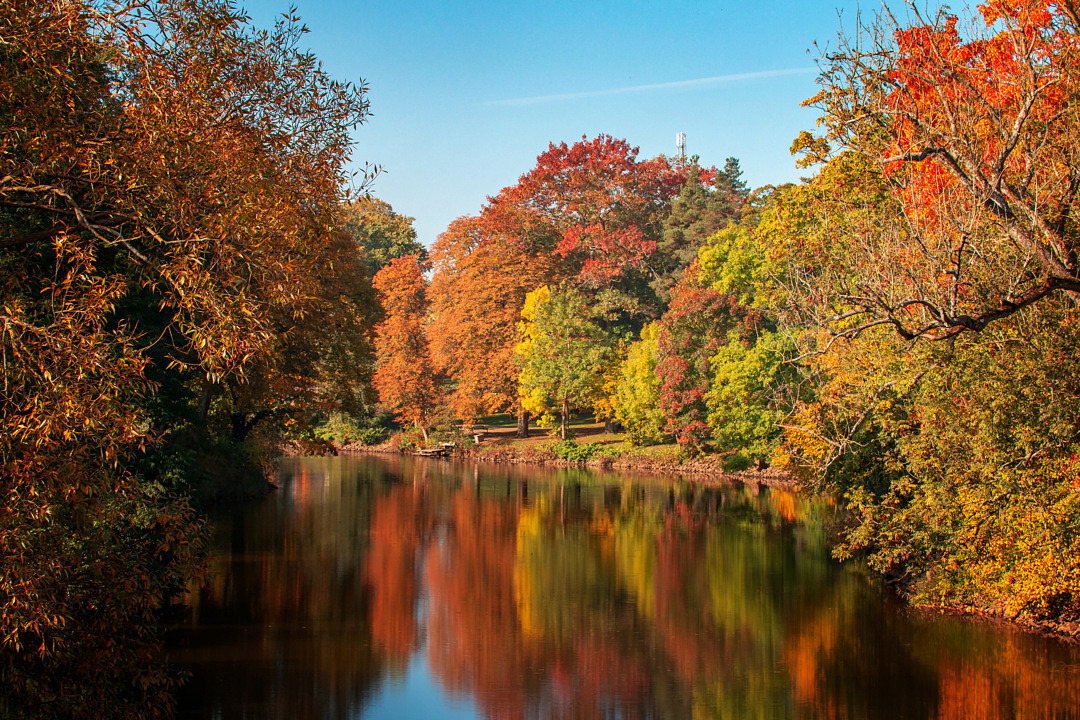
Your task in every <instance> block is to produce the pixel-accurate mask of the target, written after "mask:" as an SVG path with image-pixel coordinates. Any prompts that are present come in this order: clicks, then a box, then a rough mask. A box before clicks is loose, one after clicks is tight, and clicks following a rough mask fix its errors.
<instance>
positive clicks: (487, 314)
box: [428, 217, 557, 421]
mask: <svg viewBox="0 0 1080 720" xmlns="http://www.w3.org/2000/svg"><path fill="white" fill-rule="evenodd" d="M432 260H433V262H434V266H435V272H434V274H433V276H432V280H431V289H430V293H429V296H430V298H431V324H430V326H429V327H428V336H429V338H430V340H431V353H432V359H433V360H434V362H435V364H436V366H437V367H438V368H439V370H440V371H441V372H444V373H446V374H447V375H449V376H450V377H452V378H453V380H454V384H453V387H452V389H451V392H450V397H449V402H450V406H451V409H452V411H453V412H454V414H455V415H457V416H458V417H460V418H461V419H463V420H470V419H473V418H475V417H477V416H479V415H483V414H485V413H491V412H498V411H501V410H506V409H510V408H515V407H516V406H517V404H518V398H517V380H518V369H519V368H518V364H517V361H516V358H515V356H514V347H515V346H516V345H517V343H518V342H519V341H520V337H519V332H518V329H517V323H518V321H519V320H520V318H521V308H522V306H523V305H524V303H525V296H526V295H527V294H528V293H529V292H531V291H532V290H535V289H536V288H537V287H540V286H541V285H544V284H546V283H547V282H549V281H550V279H551V278H552V277H553V276H554V275H555V273H556V272H557V270H556V263H555V261H554V259H553V258H552V257H551V255H550V254H548V253H543V252H539V253H538V252H530V251H528V250H526V249H523V248H521V247H520V246H518V245H517V244H516V243H515V242H513V241H512V240H511V239H508V238H507V237H506V236H505V235H501V234H496V233H492V232H490V230H489V226H488V225H487V224H486V223H485V222H484V218H482V217H463V218H458V219H457V220H455V221H454V222H452V223H451V224H450V227H449V228H447V230H446V232H444V233H443V234H441V235H440V236H439V238H438V240H436V242H435V245H434V246H433V247H432ZM522 421H524V416H522Z"/></svg>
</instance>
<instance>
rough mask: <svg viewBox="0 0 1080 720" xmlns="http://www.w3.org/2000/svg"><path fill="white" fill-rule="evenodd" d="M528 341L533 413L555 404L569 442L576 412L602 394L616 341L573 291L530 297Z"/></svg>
mask: <svg viewBox="0 0 1080 720" xmlns="http://www.w3.org/2000/svg"><path fill="white" fill-rule="evenodd" d="M521 317H522V318H523V322H522V324H521V332H522V335H523V336H524V340H523V341H522V342H521V343H520V344H519V345H518V346H517V353H518V355H519V357H520V358H521V375H520V376H519V384H520V387H519V393H520V395H521V398H522V405H523V406H524V407H525V409H527V410H529V411H530V412H533V413H540V412H544V410H545V409H547V408H549V407H552V405H553V404H554V405H555V406H556V407H557V409H558V410H559V413H560V416H561V420H560V429H561V437H562V438H563V439H564V440H565V439H566V434H567V427H568V423H569V415H570V409H571V407H577V406H580V405H583V404H585V403H587V402H589V400H590V399H591V398H592V397H593V396H594V395H595V394H596V389H597V386H598V383H599V380H600V378H601V373H602V371H603V369H604V367H605V366H606V362H607V359H608V355H609V352H610V338H609V337H608V336H607V334H606V333H605V332H604V331H603V330H602V329H601V328H600V326H599V325H598V324H597V323H595V322H594V321H593V320H592V319H591V318H590V317H589V312H588V306H587V303H586V300H585V296H584V295H583V294H582V293H581V292H579V291H577V290H575V289H573V288H570V287H567V288H563V289H561V290H557V291H555V292H552V291H551V290H550V289H549V288H548V287H547V286H544V287H541V288H539V289H537V290H536V291H534V292H532V293H529V295H528V297H527V298H526V301H525V307H524V308H523V309H522V311H521Z"/></svg>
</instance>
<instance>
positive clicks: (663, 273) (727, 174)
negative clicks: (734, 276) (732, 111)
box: [650, 158, 749, 306]
mask: <svg viewBox="0 0 1080 720" xmlns="http://www.w3.org/2000/svg"><path fill="white" fill-rule="evenodd" d="M709 185H711V187H709ZM748 197H749V189H748V188H747V186H746V183H745V182H743V180H742V170H741V169H740V167H739V161H738V160H736V159H735V158H728V159H727V162H726V163H725V164H724V169H723V170H719V171H717V170H715V169H708V170H706V169H703V168H700V167H698V166H697V163H696V162H695V163H693V164H691V165H690V166H689V168H688V169H687V177H686V182H685V183H684V184H683V186H682V188H681V189H680V190H679V194H678V196H677V197H675V198H674V200H672V203H671V212H670V213H669V214H668V215H667V217H665V218H664V223H663V229H662V233H661V237H660V240H659V241H658V242H657V246H656V256H657V258H658V263H657V264H658V267H657V268H656V274H655V277H654V279H653V280H652V281H651V283H650V284H651V285H652V288H653V289H654V290H655V292H656V294H657V296H658V297H659V298H660V300H661V302H662V303H663V304H664V305H665V306H666V305H667V303H668V302H669V301H670V300H671V291H672V289H673V288H674V286H675V284H676V283H677V282H678V281H679V278H680V277H681V276H682V273H683V270H685V269H686V268H687V267H688V266H689V265H690V264H691V263H692V262H693V261H694V260H695V259H697V255H698V249H699V248H701V246H702V245H704V244H705V241H706V240H707V239H708V238H709V237H710V236H711V235H713V234H714V233H716V232H717V231H719V230H721V229H723V228H724V227H727V225H728V224H730V223H736V222H738V220H739V217H740V215H741V213H742V210H743V207H744V205H745V204H746V201H747V199H748Z"/></svg>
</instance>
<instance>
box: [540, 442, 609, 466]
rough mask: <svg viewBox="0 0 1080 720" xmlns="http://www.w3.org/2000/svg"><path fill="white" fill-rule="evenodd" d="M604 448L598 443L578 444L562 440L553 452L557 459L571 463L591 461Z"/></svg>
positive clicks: (556, 444) (555, 445)
mask: <svg viewBox="0 0 1080 720" xmlns="http://www.w3.org/2000/svg"><path fill="white" fill-rule="evenodd" d="M601 449H602V448H601V447H600V445H598V444H597V443H577V442H575V441H574V440H562V441H560V442H557V443H555V444H554V445H553V446H552V448H551V450H552V452H554V453H555V457H557V458H559V459H561V460H569V461H570V462H585V461H586V460H591V459H592V458H593V456H594V455H596V454H597V453H599V452H600V450H601Z"/></svg>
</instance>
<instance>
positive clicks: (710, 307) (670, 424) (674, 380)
mask: <svg viewBox="0 0 1080 720" xmlns="http://www.w3.org/2000/svg"><path fill="white" fill-rule="evenodd" d="M763 321H764V317H763V314H762V313H761V312H760V311H758V310H756V309H754V308H751V307H748V306H746V305H744V304H742V303H741V302H740V300H739V296H738V294H737V293H734V292H721V291H719V290H716V289H715V288H713V287H712V286H711V285H710V284H709V283H707V282H702V280H701V278H700V273H699V271H698V264H697V263H696V262H695V263H693V264H692V265H691V266H690V267H689V268H687V270H686V271H685V272H684V273H683V275H682V277H681V278H680V279H679V283H678V284H677V285H676V286H675V288H674V290H673V291H672V296H671V305H670V307H669V308H668V311H667V313H665V314H664V316H663V318H661V319H660V322H659V333H658V336H657V349H658V357H657V361H656V376H657V378H658V379H659V381H660V388H659V392H660V399H659V402H660V409H661V411H662V412H663V414H664V417H665V418H666V420H667V426H666V428H665V432H666V433H668V434H669V435H671V436H673V437H674V438H675V439H676V441H677V442H678V443H679V444H680V445H682V446H683V447H685V448H687V449H688V450H690V451H691V452H701V451H702V450H703V449H704V447H705V443H706V442H708V440H709V437H710V436H711V430H710V427H709V423H708V407H707V404H706V400H705V395H706V393H708V391H709V389H710V387H711V386H712V379H713V374H712V367H711V361H712V357H713V356H714V355H716V353H717V351H719V349H720V348H721V347H723V346H724V345H725V344H726V343H727V342H729V341H731V340H735V341H738V340H743V339H746V338H747V337H752V334H753V333H754V332H755V331H756V329H757V328H758V327H760V326H761V324H762V322H763Z"/></svg>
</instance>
